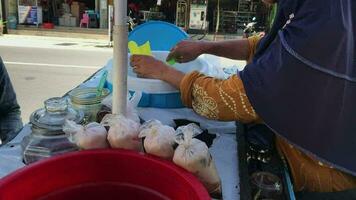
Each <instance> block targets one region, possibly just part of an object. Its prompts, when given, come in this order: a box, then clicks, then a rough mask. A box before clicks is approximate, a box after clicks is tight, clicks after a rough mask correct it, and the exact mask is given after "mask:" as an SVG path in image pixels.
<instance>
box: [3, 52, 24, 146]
mask: <svg viewBox="0 0 356 200" xmlns="http://www.w3.org/2000/svg"><path fill="white" fill-rule="evenodd" d="M21 129H22V120H21V113H20V106H19V104H18V103H17V100H16V94H15V91H14V88H13V87H12V84H11V80H10V78H9V74H8V73H7V71H6V68H5V65H4V63H3V61H2V59H1V57H0V146H1V145H2V144H5V143H7V142H9V141H11V140H12V139H13V138H14V137H15V136H16V135H17V134H18V132H20V130H21Z"/></svg>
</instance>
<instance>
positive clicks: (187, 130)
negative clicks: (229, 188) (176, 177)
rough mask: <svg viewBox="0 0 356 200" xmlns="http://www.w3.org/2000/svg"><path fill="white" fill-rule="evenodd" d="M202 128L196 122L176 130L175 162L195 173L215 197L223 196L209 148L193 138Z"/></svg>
mask: <svg viewBox="0 0 356 200" xmlns="http://www.w3.org/2000/svg"><path fill="white" fill-rule="evenodd" d="M201 131H202V130H201V129H200V128H199V127H198V126H197V125H195V124H189V125H187V126H183V127H179V128H178V129H177V131H176V134H177V135H176V139H175V140H176V142H177V143H178V147H177V149H176V150H175V152H174V157H173V162H174V163H175V164H176V165H179V166H181V167H183V168H184V169H186V170H188V171H189V172H191V173H193V174H194V175H195V176H196V177H198V178H199V180H200V181H201V182H202V183H203V184H204V186H205V187H206V189H207V190H208V192H209V193H210V195H211V196H213V197H221V181H220V177H219V175H218V172H217V170H216V167H215V163H214V161H213V159H212V156H211V155H210V153H209V148H208V147H207V146H206V144H205V143H204V142H202V141H200V140H198V139H195V138H193V137H194V135H197V134H199V133H200V132H201Z"/></svg>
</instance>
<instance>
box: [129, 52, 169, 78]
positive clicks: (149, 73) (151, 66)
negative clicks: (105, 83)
mask: <svg viewBox="0 0 356 200" xmlns="http://www.w3.org/2000/svg"><path fill="white" fill-rule="evenodd" d="M130 65H131V67H132V68H133V71H134V72H135V73H136V74H137V76H138V77H140V78H151V79H161V80H162V79H163V75H164V74H165V73H166V71H167V69H168V68H169V66H167V65H166V64H165V63H163V62H162V61H159V60H157V59H155V58H154V57H152V56H144V55H132V56H131V57H130Z"/></svg>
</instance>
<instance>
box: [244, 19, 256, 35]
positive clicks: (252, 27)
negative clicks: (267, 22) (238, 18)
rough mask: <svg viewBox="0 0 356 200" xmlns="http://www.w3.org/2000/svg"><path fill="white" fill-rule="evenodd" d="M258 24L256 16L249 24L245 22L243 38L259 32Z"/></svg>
mask: <svg viewBox="0 0 356 200" xmlns="http://www.w3.org/2000/svg"><path fill="white" fill-rule="evenodd" d="M256 24H257V21H256V17H253V18H252V22H250V23H248V24H246V23H244V26H245V28H244V33H243V38H248V37H250V36H253V35H256V34H257V32H256Z"/></svg>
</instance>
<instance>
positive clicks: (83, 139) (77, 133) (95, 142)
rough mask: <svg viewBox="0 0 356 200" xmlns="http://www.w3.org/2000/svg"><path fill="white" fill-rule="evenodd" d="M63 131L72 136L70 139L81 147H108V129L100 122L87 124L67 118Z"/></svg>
mask: <svg viewBox="0 0 356 200" xmlns="http://www.w3.org/2000/svg"><path fill="white" fill-rule="evenodd" d="M63 132H64V133H66V134H68V135H69V136H70V140H71V141H72V142H74V143H75V144H77V146H78V147H79V148H81V149H102V148H108V147H109V144H108V142H107V139H106V137H107V134H108V133H107V131H106V129H105V128H104V127H103V126H102V125H100V124H99V123H96V122H92V123H89V124H88V125H86V126H82V125H79V124H76V123H75V122H74V121H70V120H66V122H65V124H64V126H63Z"/></svg>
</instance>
